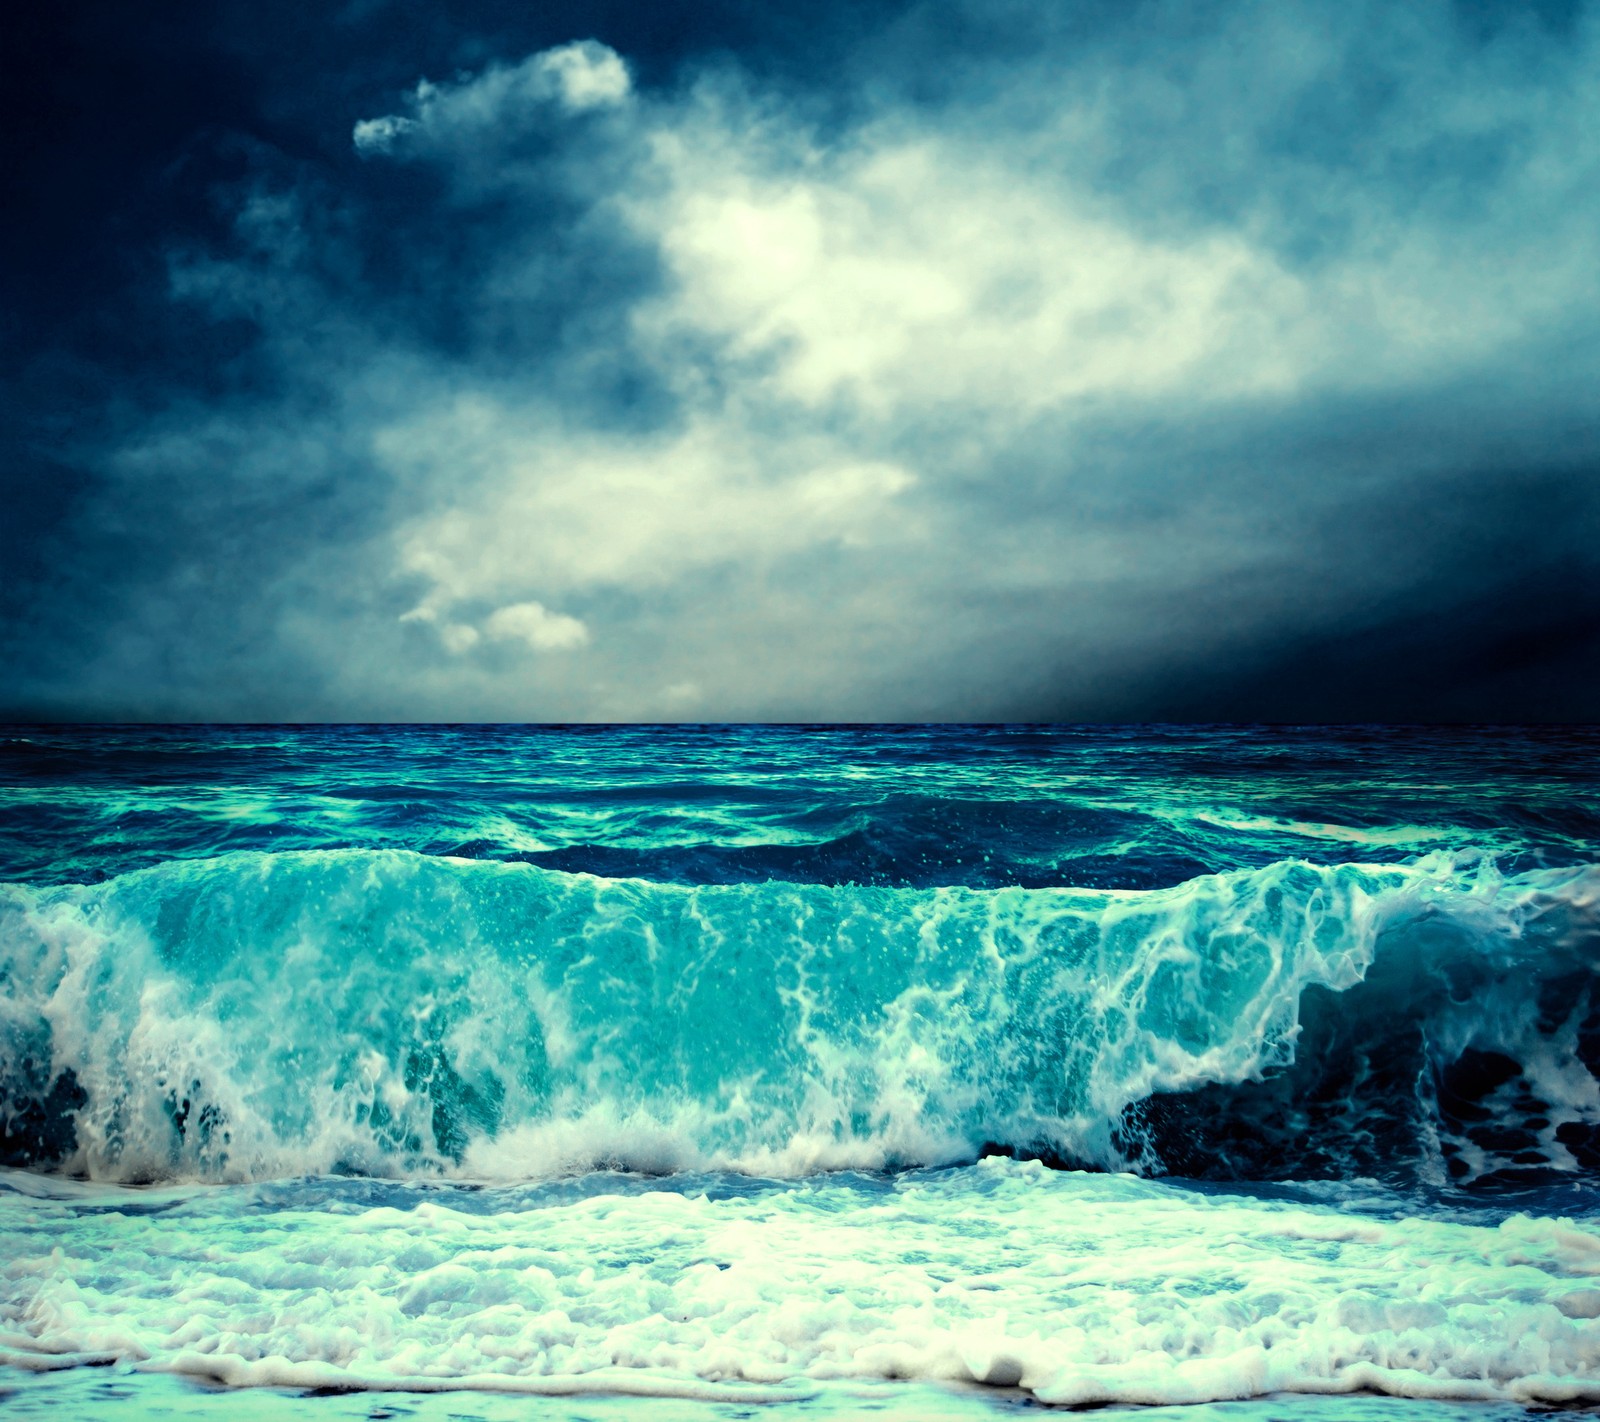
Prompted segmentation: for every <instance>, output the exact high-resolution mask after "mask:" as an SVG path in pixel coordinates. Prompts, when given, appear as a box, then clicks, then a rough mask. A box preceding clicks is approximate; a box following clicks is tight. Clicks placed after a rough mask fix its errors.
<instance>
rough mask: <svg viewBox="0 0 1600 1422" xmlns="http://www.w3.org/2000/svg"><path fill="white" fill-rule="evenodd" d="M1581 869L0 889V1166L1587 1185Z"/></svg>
mask: <svg viewBox="0 0 1600 1422" xmlns="http://www.w3.org/2000/svg"><path fill="white" fill-rule="evenodd" d="M1597 948H1600V867H1594V866H1591V867H1584V868H1577V869H1559V870H1553V869H1545V870H1534V871H1531V872H1526V873H1521V874H1516V875H1504V874H1502V873H1501V872H1500V871H1498V870H1497V869H1496V867H1495V866H1494V864H1493V863H1492V862H1491V861H1487V860H1482V861H1478V862H1464V861H1462V860H1460V859H1453V858H1451V857H1450V856H1448V855H1442V854H1441V855H1435V856H1431V857H1426V858H1423V859H1421V860H1418V861H1417V862H1415V863H1413V864H1409V865H1404V866H1374V865H1357V864H1345V865H1338V866H1333V867H1323V866H1318V865H1314V864H1310V863H1306V862H1303V861H1298V860H1283V861H1279V862H1276V863H1273V864H1270V865H1268V866H1266V867H1263V868H1258V869H1251V870H1241V871H1237V872H1230V873H1224V874H1212V875H1203V876H1200V877H1196V878H1192V879H1190V880H1188V881H1186V882H1184V883H1181V884H1178V885H1175V886H1172V887H1168V888H1159V889H1150V890H1108V889H1075V888H1001V889H976V888H939V889H930V888H892V887H890V888H885V887H855V886H849V885H836V884H807V883H793V882H776V881H774V882H766V883H755V884H752V883H744V884H701V885H693V886H685V885H674V884H663V883H655V882H650V881H648V880H642V879H608V878H600V877H595V876H592V875H588V874H581V873H567V872H560V871H557V870H553V869H549V868H541V867H537V866H534V865H530V864H525V863H494V862H481V861H469V860H463V859H455V858H439V857H431V856H427V855H422V854H417V853H412V852H408V851H398V850H394V851H391V850H383V851H370V850H335V851H307V852H291V853H277V854H273V853H255V852H248V853H235V854H228V855H224V856H221V857H218V858H213V859H203V860H188V861H181V862H169V863H164V864H161V865H158V866H155V867H152V868H148V869H142V870H139V871H136V872H132V873H127V874H124V875H122V876H120V877H117V878H113V879H110V880H108V881H107V882H104V883H100V884H94V885H56V886H48V887H36V886H26V885H10V886H5V887H0V989H3V994H0V1163H4V1164H10V1165H19V1166H24V1167H28V1168H34V1169H53V1170H58V1171H62V1172H67V1173H71V1174H77V1175H83V1176H88V1177H90V1178H94V1179H103V1180H113V1181H124V1182H132V1181H154V1180H171V1179H218V1180H250V1179H265V1178H276V1177H282V1176H286V1175H298V1174H339V1173H346V1174H368V1175H378V1176H410V1175H441V1174H442V1175H450V1176H457V1177H466V1178H476V1179H502V1180H505V1179H538V1178H544V1177H549V1176H551V1175H556V1174H562V1173H566V1172H569V1171H574V1170H582V1169H588V1168H591V1167H594V1166H599V1165H622V1166H627V1167H630V1168H635V1169H644V1170H658V1171H668V1170H678V1169H734V1170H742V1171H746V1172H749V1173H753V1174H763V1175H777V1176H783V1175H793V1174H802V1173H806V1172H809V1171H813V1170H816V1169H828V1168H834V1167H866V1168H880V1167H897V1166H910V1165H919V1164H932V1165H938V1164H948V1163H954V1162H957V1161H962V1160H970V1159H973V1158H975V1157H977V1156H979V1155H983V1154H995V1153H999V1154H1016V1155H1022V1156H1034V1157H1040V1158H1043V1159H1045V1160H1047V1161H1049V1162H1051V1163H1059V1164H1067V1165H1082V1166H1090V1167H1099V1168H1109V1169H1136V1170H1139V1171H1141V1172H1143V1173H1148V1174H1159V1173H1163V1172H1172V1173H1177V1174H1182V1175H1186V1176H1199V1177H1213V1178H1249V1179H1257V1180H1261V1179H1275V1178H1277V1179H1283V1178H1291V1177H1292V1178H1296V1179H1301V1180H1304V1179H1308V1178H1318V1177H1321V1178H1349V1177H1352V1176H1378V1177H1381V1178H1385V1179H1390V1180H1394V1181H1405V1182H1414V1183H1417V1184H1425V1185H1426V1184H1433V1185H1457V1186H1462V1187H1479V1188H1492V1187H1494V1186H1496V1185H1501V1184H1519V1183H1541V1182H1550V1181H1552V1180H1555V1179H1560V1178H1572V1177H1574V1176H1582V1175H1586V1174H1590V1173H1596V1172H1600V1087H1597V1082H1596V1075H1595V1073H1596V1072H1597V1071H1600V992H1597V979H1600V974H1597V966H1600V964H1597Z"/></svg>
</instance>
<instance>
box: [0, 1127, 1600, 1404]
mask: <svg viewBox="0 0 1600 1422" xmlns="http://www.w3.org/2000/svg"><path fill="white" fill-rule="evenodd" d="M673 1184H674V1185H675V1187H676V1188H673V1189H665V1188H660V1189H655V1188H651V1189H647V1188H643V1187H642V1185H641V1182H639V1181H637V1180H631V1181H630V1180H627V1179H625V1178H621V1177H609V1178H605V1179H599V1180H591V1181H587V1182H578V1183H577V1184H575V1185H574V1186H573V1187H568V1188H567V1189H566V1190H565V1192H564V1193H563V1192H562V1191H561V1190H559V1189H557V1188H556V1187H545V1188H544V1189H543V1190H542V1191H529V1190H522V1191H505V1192H496V1191H489V1192H482V1191H479V1192H466V1191H463V1190H462V1189H461V1188H460V1187H451V1186H441V1187H431V1188H427V1189H423V1188H420V1187H404V1186H386V1187H378V1186H374V1185H372V1184H371V1183H368V1182H338V1181H323V1182H300V1183H286V1184H285V1185H282V1186H258V1187H218V1188H214V1189H211V1190H206V1191H199V1192H193V1193H191V1194H189V1195H187V1196H184V1197H181V1198H173V1199H162V1200H151V1199H150V1198H149V1196H148V1195H147V1194H145V1193H144V1192H136V1191H127V1190H123V1189H117V1188H106V1187H103V1188H102V1189H101V1190H100V1192H99V1194H98V1195H97V1196H96V1197H95V1198H93V1199H92V1200H90V1199H86V1198H84V1197H83V1195H82V1194H81V1192H75V1193H73V1194H72V1195H70V1196H68V1197H64V1198H55V1199H47V1198H40V1197H39V1196H38V1195H37V1193H35V1194H34V1195H32V1196H22V1195H18V1194H14V1193H4V1194H0V1241H3V1245H4V1250H3V1257H4V1260H5V1263H4V1264H3V1265H0V1361H3V1362H7V1363H10V1364H11V1365H13V1366H20V1367H25V1368H43V1369H49V1368H57V1367H62V1366H72V1365H75V1364H78V1363H83V1362H89V1361H108V1360H117V1361H124V1362H129V1363H132V1364H135V1365H136V1366H137V1367H139V1368H140V1369H144V1370H153V1371H168V1372H175V1373H182V1374H187V1375H193V1376H197V1377H205V1378H211V1379H216V1380H218V1381H221V1382H224V1383H227V1384H229V1385H236V1386H237V1385H272V1386H293V1387H308V1386H309V1387H362V1388H395V1389H406V1390H413V1391H432V1390H438V1389H441V1388H444V1389H448V1388H460V1387H473V1388H484V1389H493V1390H501V1391H520V1392H534V1393H572V1392H580V1391H596V1392H634V1393H641V1394H648V1395H654V1396H676V1397H700V1396H703V1397H708V1398H716V1397H722V1398H733V1397H743V1396H750V1397H760V1398H762V1399H766V1400H771V1399H773V1398H777V1397H783V1396H789V1397H795V1396H797V1395H801V1394H803V1393H804V1392H805V1390H806V1389H807V1388H808V1387H810V1386H812V1385H816V1384H823V1383H827V1382H828V1381H829V1380H841V1379H857V1380H871V1379H883V1378H903V1379H920V1380H924V1381H933V1380H968V1381H976V1382H987V1383H989V1384H992V1385H996V1386H1005V1387H1012V1386H1015V1387H1019V1388H1021V1389H1024V1390H1025V1391H1026V1392H1028V1393H1030V1394H1032V1395H1033V1396H1034V1397H1036V1398H1038V1399H1039V1400H1041V1401H1046V1402H1052V1403H1089V1402H1098V1401H1122V1402H1141V1403H1184V1402H1187V1403H1199V1402H1205V1401H1209V1400H1214V1399H1221V1398H1242V1397H1253V1396H1259V1395H1262V1394H1265V1393H1271V1392H1300V1393H1346V1392H1353V1391H1357V1390H1360V1389H1374V1390H1378V1391H1382V1392H1386V1393H1390V1394H1394V1395H1396V1396H1403V1397H1417V1398H1454V1399H1463V1400H1471V1399H1480V1400H1505V1401H1520V1402H1535V1401H1539V1402H1549V1403H1562V1402H1567V1403H1570V1402H1583V1401H1600V1318H1597V1316H1596V1315H1597V1314H1600V1229H1597V1228H1596V1225H1595V1223H1594V1222H1593V1221H1576V1222H1575V1221H1572V1220H1567V1219H1548V1218H1531V1217H1528V1216H1525V1215H1514V1216H1511V1217H1510V1218H1507V1219H1505V1220H1504V1221H1503V1222H1501V1223H1499V1224H1498V1225H1496V1226H1493V1227H1491V1226H1487V1225H1483V1224H1473V1223H1463V1222H1461V1221H1459V1220H1451V1219H1447V1218H1427V1219H1425V1218H1405V1217H1400V1218H1393V1217H1380V1216H1372V1215H1363V1214H1351V1213H1341V1212H1340V1211H1339V1210H1338V1209H1335V1208H1331V1207H1323V1206H1315V1205H1307V1204H1302V1203H1294V1204H1291V1203H1285V1202H1282V1201H1272V1200H1263V1199H1257V1198H1250V1197H1243V1196H1220V1195H1200V1194H1196V1193H1193V1192H1190V1191H1186V1190H1181V1189H1178V1188H1174V1187H1170V1186H1166V1185H1163V1184H1160V1183H1155V1182H1149V1181H1143V1180H1138V1179H1135V1178H1133V1177H1128V1176H1092V1175H1081V1174H1074V1173H1063V1172H1051V1171H1047V1170H1045V1169H1044V1168H1043V1167H1041V1166H1039V1165H1038V1164H1037V1163H1018V1162H1013V1161H1005V1160H998V1159H996V1160H990V1161H986V1162H984V1163H982V1164H980V1165H977V1166H972V1167H967V1168H964V1169H961V1170H956V1171H944V1172H918V1173H915V1174H912V1175H903V1176H899V1177H895V1178H893V1179H892V1180H888V1179H883V1178H878V1179H869V1178H860V1177H850V1176H835V1177H820V1178H816V1179H812V1180H808V1181H804V1182H799V1183H791V1184H789V1185H785V1186H756V1185H753V1184H746V1185H742V1186H741V1185H739V1184H737V1182H735V1181H733V1180H731V1179H729V1178H728V1177H718V1176H700V1177H693V1178H687V1179H681V1180H678V1181H675V1182H673ZM385 1192H386V1193H385Z"/></svg>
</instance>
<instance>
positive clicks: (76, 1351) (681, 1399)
mask: <svg viewBox="0 0 1600 1422" xmlns="http://www.w3.org/2000/svg"><path fill="white" fill-rule="evenodd" d="M1597 861H1600V730H1595V729H1506V728H1488V729H1459V730H1457V729H1450V730H1416V729H1392V728H1383V727H1361V728H1332V729H1327V728H1324V729H1300V728H1281V727H1278V728H1266V727H1239V726H1232V727H1230V726H1216V727H1160V726H1156V727H1138V728H1125V729H1107V728H1071V727H1038V726H1009V727H998V726H997V727H961V726H955V727H893V726H885V727H871V728H851V727H837V728H835V727H760V726H757V727H727V726H707V727H518V726H508V727H477V726H469V727H386V726H356V727H337V728H332V727H330V728H282V727H168V728H148V727H139V728H107V727H10V728H0V1167H3V1168H0V1410H4V1411H8V1412H10V1413H12V1414H13V1415H17V1416H30V1415H38V1416H44V1415H52V1416H66V1415H83V1416H95V1417H102V1416H103V1417H111V1418H118V1417H122V1418H133V1417H144V1416H167V1417H178V1416H185V1417H187V1416H194V1417H200V1416H218V1417H224V1418H240V1419H242V1418H245V1417H250V1418H256V1417H272V1418H276V1417H279V1416H283V1417H299V1416H314V1417H317V1418H323V1419H332V1418H336V1417H337V1418H344V1417H371V1418H377V1417H399V1416H416V1417H419V1418H438V1419H444V1418H447V1417H451V1418H472V1417H482V1418H496V1419H498V1418H510V1417H519V1418H520V1417H534V1416H537V1417H541V1418H547V1417H548V1418H558V1419H577V1418H606V1419H609V1418H621V1417H624V1416H634V1415H639V1414H641V1413H642V1414H643V1415H646V1416H651V1417H668V1416H670V1417H684V1418H719V1419H721V1418H735V1417H741V1418H743V1417H770V1418H772V1419H773V1422H783V1419H787V1418H789V1417H790V1416H791V1414H793V1415H794V1416H806V1417H818V1418H821V1417H857V1416H861V1417H867V1416H872V1417H905V1418H910V1417H931V1418H938V1417H946V1416H948V1417H952V1418H955V1417H961V1418H966V1417H973V1418H980V1417H993V1416H998V1415H1010V1414H1012V1413H1021V1412H1023V1411H1027V1412H1030V1413H1033V1414H1037V1413H1038V1412H1039V1410H1040V1408H1041V1406H1042V1405H1046V1404H1057V1405H1062V1406H1082V1405H1090V1404H1109V1405H1111V1406H1112V1407H1113V1408H1114V1409H1115V1408H1118V1407H1121V1406H1123V1405H1133V1404H1170V1405H1172V1407H1173V1411H1172V1412H1171V1413H1170V1414H1161V1415H1162V1416H1163V1418H1165V1417H1167V1416H1169V1415H1170V1417H1171V1418H1172V1419H1179V1418H1184V1419H1202V1418H1203V1419H1220V1418H1225V1417H1231V1416H1235V1415H1238V1416H1248V1417H1251V1418H1255V1419H1263V1418H1265V1417H1268V1416H1271V1417H1285V1418H1305V1419H1317V1422H1332V1419H1343V1418H1346V1417H1351V1418H1363V1419H1379V1418H1384V1419H1387V1418H1408V1419H1409V1418H1416V1419H1419V1422H1423V1419H1435V1420H1436V1422H1443V1419H1458V1418H1479V1419H1482V1418H1493V1419H1500V1418H1510V1417H1519V1416H1522V1415H1524V1413H1525V1410H1526V1409H1527V1408H1529V1407H1535V1406H1553V1405H1569V1406H1578V1405H1583V1404H1595V1403H1600V1083H1597V1074H1600V862H1597ZM307 1393H317V1394H319V1396H318V1397H317V1398H315V1399H314V1400H308V1399H307V1398H306V1397H305V1396H304V1395H305V1394H307ZM528 1394H538V1395H542V1396H540V1397H535V1398H532V1399H530V1398H529V1397H528V1396H527V1395H528ZM641 1398H648V1399H656V1401H655V1402H653V1403H652V1404H651V1405H650V1406H648V1407H646V1406H642V1405H641V1403H640V1399H641ZM1248 1399H1257V1401H1253V1402H1240V1401H1239V1400H1248ZM1262 1399H1264V1400H1262Z"/></svg>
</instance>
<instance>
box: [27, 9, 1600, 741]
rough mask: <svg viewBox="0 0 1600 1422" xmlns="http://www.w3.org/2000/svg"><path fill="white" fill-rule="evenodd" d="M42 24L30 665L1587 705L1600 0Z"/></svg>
mask: <svg viewBox="0 0 1600 1422" xmlns="http://www.w3.org/2000/svg"><path fill="white" fill-rule="evenodd" d="M30 12H31V13H30ZM4 23H5V25H6V27H7V30H8V33H7V36H6V39H5V44H4V47H3V48H4V64H5V68H6V72H5V75H4V83H3V94H0V102H3V104H4V107H5V109H6V113H5V114H4V124H5V135H6V136H5V138H4V140H3V145H4V157H5V184H6V189H7V192H8V196H7V198H6V208H5V210H6V212H7V215H8V216H7V220H6V222H5V223H4V224H3V225H0V233H3V235H0V241H3V243H4V251H3V252H0V263H3V273H0V280H3V282H4V292H3V298H4V299H3V306H0V349H3V357H4V367H5V368H4V379H5V385H6V395H5V399H4V402H3V406H0V668H3V670H0V717H4V718H6V719H13V720H17V719H34V718H68V719H102V718H112V719H182V720H286V719H287V720H397V719H399V720H434V719H445V720H519V721H520V720H544V721H549V720H580V719H599V720H729V719H766V720H830V721H840V720H885V719H889V720H923V719H935V720H1070V721H1080V720H1196V719H1198V720H1250V721H1255V720H1298V721H1339V720H1444V721H1462V720H1466V721H1478V720H1511V721H1541V720H1591V719H1595V718H1596V717H1597V716H1600V478H1597V476H1600V4H1582V3H1575V0H1533V2H1532V3H1529V0H1523V3H1516V4H1511V3H1499V2H1498V0H1472V3H1467V0H1405V3H1364V2H1363V0H1348V3H1340V4H1332V3H1320V4H1310V3H1297V0H1272V3H1266V0H1262V3H1255V4H1250V3H1231V4H1209V3H1205V0H1198V3H1195V2H1194V0H1191V2H1190V3H1182V4H1176V3H1174V4H1162V3H1141V0H1118V3H1099V0H981V3H980V0H925V3H888V0H847V3H840V0H805V3H800V2H799V0H768V3H762V4H755V3H735V2H734V0H717V2H716V3H689V4H686V5H682V6H663V5H659V4H645V3H641V0H631V3H624V0H603V3H587V4H579V3H566V2H565V0H562V3H538V2H537V0H534V3H528V0H518V3H510V0H468V3H463V4H458V5H450V6H443V5H438V4H424V3H418V0H344V3H342V4H339V3H335V4H331V5H329V6H289V5H267V6H263V5H260V4H244V3H236V0H213V3H210V4H205V5H198V4H196V5H183V4H173V5H165V6H158V7H138V6H128V5H126V4H117V3H104V0H74V3H72V4H70V5H57V6H44V5H36V6H32V7H29V10H28V11H25V12H23V13H22V14H21V15H12V16H11V17H10V18H8V19H7V20H6V21H5V22H4Z"/></svg>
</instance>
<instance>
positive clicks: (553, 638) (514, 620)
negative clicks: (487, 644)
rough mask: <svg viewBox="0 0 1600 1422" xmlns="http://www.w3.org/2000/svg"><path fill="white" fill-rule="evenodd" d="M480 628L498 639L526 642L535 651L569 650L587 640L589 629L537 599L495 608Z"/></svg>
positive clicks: (574, 618) (580, 645)
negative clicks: (551, 609) (536, 600)
mask: <svg viewBox="0 0 1600 1422" xmlns="http://www.w3.org/2000/svg"><path fill="white" fill-rule="evenodd" d="M483 630H484V631H485V632H487V633H488V634H489V636H491V637H495V638H498V639H499V640H501V641H520V642H526V643H527V644H528V645H529V646H530V647H532V648H533V649H534V650H535V651H537V652H558V651H570V650H571V649H572V648H574V647H582V646H584V645H585V644H586V643H587V642H588V640H589V629H588V628H587V627H585V626H584V625H583V623H582V622H580V621H579V620H578V619H577V618H576V617H568V616H566V615H565V614H564V613H560V612H551V611H550V610H549V609H548V608H546V607H545V606H544V604H543V603H539V602H514V603H511V604H509V605H508V606H506V607H501V608H496V609H495V611H494V612H492V613H490V614H489V617H488V620H487V621H485V622H484V624H483Z"/></svg>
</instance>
